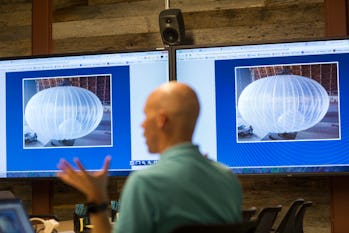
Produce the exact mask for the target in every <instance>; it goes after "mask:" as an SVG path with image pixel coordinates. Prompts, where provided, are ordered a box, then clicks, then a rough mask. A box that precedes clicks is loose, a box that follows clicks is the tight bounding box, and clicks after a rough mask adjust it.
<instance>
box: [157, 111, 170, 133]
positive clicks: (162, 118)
mask: <svg viewBox="0 0 349 233" xmlns="http://www.w3.org/2000/svg"><path fill="white" fill-rule="evenodd" d="M167 122H168V117H167V115H166V113H165V112H163V111H161V112H159V115H158V117H157V125H158V127H159V128H160V129H162V128H164V127H165V125H166V123H167Z"/></svg>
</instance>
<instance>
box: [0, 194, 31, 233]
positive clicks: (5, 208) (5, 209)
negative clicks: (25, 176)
mask: <svg viewBox="0 0 349 233" xmlns="http://www.w3.org/2000/svg"><path fill="white" fill-rule="evenodd" d="M0 232H3V233H11V232H15V233H17V232H22V233H34V229H33V227H32V225H31V223H30V221H29V217H28V215H27V213H26V211H25V209H24V205H23V203H22V201H21V200H19V199H1V200H0Z"/></svg>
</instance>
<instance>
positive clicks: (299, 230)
mask: <svg viewBox="0 0 349 233" xmlns="http://www.w3.org/2000/svg"><path fill="white" fill-rule="evenodd" d="M312 205H313V202H311V201H306V202H304V203H303V205H302V206H301V207H299V210H298V212H297V214H296V233H303V232H304V231H303V220H304V215H305V211H306V209H307V208H308V207H310V206H312Z"/></svg>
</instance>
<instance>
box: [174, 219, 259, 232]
mask: <svg viewBox="0 0 349 233" xmlns="http://www.w3.org/2000/svg"><path fill="white" fill-rule="evenodd" d="M255 229H256V222H255V221H248V222H242V223H232V224H230V223H225V224H200V223H198V224H191V225H184V226H180V227H178V228H176V229H175V230H174V231H172V233H254V232H255Z"/></svg>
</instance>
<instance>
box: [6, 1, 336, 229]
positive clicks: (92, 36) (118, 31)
mask: <svg viewBox="0 0 349 233" xmlns="http://www.w3.org/2000/svg"><path fill="white" fill-rule="evenodd" d="M1 3H2V4H1V5H0V57H8V56H21V55H30V54H31V6H32V5H31V1H30V0H2V2H1ZM170 3H171V7H172V8H180V9H181V10H182V12H183V14H184V20H185V24H186V29H187V33H188V34H189V35H190V36H192V38H193V40H194V44H196V45H206V44H234V43H256V42H265V41H286V40H300V39H310V38H319V37H323V36H324V32H325V22H324V1H323V0H244V1H241V0H187V1H183V0H173V1H171V2H170ZM164 7H165V1H163V0H53V8H54V11H53V28H52V29H53V31H52V33H53V35H52V37H53V49H52V52H53V53H56V54H60V53H71V52H92V51H109V50H125V49H143V48H155V47H162V46H163V45H162V41H161V37H160V34H159V26H158V14H159V12H160V11H161V10H163V9H164ZM125 179H126V178H112V179H111V181H110V185H109V190H110V197H111V199H117V198H118V197H119V195H120V191H121V189H122V185H123V183H124V181H125ZM240 179H241V182H242V186H243V189H244V196H245V198H244V207H245V208H248V207H251V206H256V207H257V208H262V207H264V206H270V205H277V204H281V205H283V206H284V208H283V212H282V213H281V215H280V217H281V216H282V215H283V214H284V212H285V210H286V207H287V206H288V205H289V204H290V203H291V201H292V200H294V199H296V198H298V197H303V198H305V199H307V200H311V201H313V203H314V204H313V206H312V207H311V208H310V209H309V211H308V212H307V213H306V218H305V232H309V233H327V232H330V231H331V217H330V198H331V197H330V195H331V194H330V178H329V177H327V176H307V177H304V176H302V177H287V176H244V177H240ZM52 182H53V187H54V197H53V200H54V201H53V202H54V207H53V208H54V213H55V214H56V215H57V216H58V217H59V218H60V219H62V220H65V219H71V217H72V212H73V208H74V204H75V203H79V202H83V201H84V200H83V197H82V196H81V194H79V193H78V192H77V191H75V190H73V189H72V188H70V187H67V186H66V185H63V184H62V183H61V182H59V181H57V180H54V181H52ZM0 190H12V191H13V192H14V193H15V195H16V196H17V197H19V198H21V199H23V201H24V203H25V205H26V207H27V209H28V211H29V212H30V211H31V192H32V186H31V181H27V180H12V181H8V180H6V181H0ZM279 220H280V219H278V221H279Z"/></svg>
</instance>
